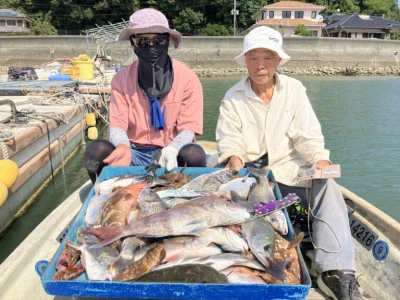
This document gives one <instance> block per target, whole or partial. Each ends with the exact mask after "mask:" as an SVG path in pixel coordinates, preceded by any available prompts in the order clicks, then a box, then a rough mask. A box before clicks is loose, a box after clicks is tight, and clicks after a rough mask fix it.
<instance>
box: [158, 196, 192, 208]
mask: <svg viewBox="0 0 400 300" xmlns="http://www.w3.org/2000/svg"><path fill="white" fill-rule="evenodd" d="M190 200H191V199H188V198H180V197H175V198H171V199H165V200H163V201H165V203H166V204H167V205H168V207H169V208H172V207H174V206H175V205H178V204H181V203H184V202H187V201H190Z"/></svg>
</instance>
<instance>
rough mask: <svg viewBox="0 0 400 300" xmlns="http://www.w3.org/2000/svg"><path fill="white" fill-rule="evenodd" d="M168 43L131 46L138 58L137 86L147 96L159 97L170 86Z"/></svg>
mask: <svg viewBox="0 0 400 300" xmlns="http://www.w3.org/2000/svg"><path fill="white" fill-rule="evenodd" d="M168 44H169V43H166V44H165V45H159V44H156V45H149V46H147V47H142V48H141V47H133V49H134V52H135V54H136V55H137V57H138V58H139V74H138V81H139V86H140V88H141V89H142V91H143V92H144V93H145V94H146V95H147V96H148V97H154V98H161V97H162V96H164V95H166V94H167V93H168V92H169V91H170V90H171V88H172V82H173V80H174V74H173V70H172V62H171V58H170V57H169V55H168Z"/></svg>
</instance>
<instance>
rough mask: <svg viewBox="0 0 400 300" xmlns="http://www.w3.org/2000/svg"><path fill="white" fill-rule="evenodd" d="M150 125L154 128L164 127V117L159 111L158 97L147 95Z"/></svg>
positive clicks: (160, 128)
mask: <svg viewBox="0 0 400 300" xmlns="http://www.w3.org/2000/svg"><path fill="white" fill-rule="evenodd" d="M149 100H150V119H151V125H153V126H154V128H155V129H156V130H162V129H164V118H163V115H162V112H161V104H160V98H153V97H149Z"/></svg>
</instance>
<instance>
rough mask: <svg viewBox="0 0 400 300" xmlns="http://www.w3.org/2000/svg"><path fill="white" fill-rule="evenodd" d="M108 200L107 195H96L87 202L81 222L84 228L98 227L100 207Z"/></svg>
mask: <svg viewBox="0 0 400 300" xmlns="http://www.w3.org/2000/svg"><path fill="white" fill-rule="evenodd" d="M108 198H109V195H102V194H100V195H97V194H96V195H94V196H93V197H92V198H90V199H89V200H88V201H89V204H88V206H87V208H86V214H85V218H84V220H83V224H84V226H85V228H89V227H93V226H97V225H99V212H100V209H101V207H102V205H103V204H104V202H106V201H107V200H108Z"/></svg>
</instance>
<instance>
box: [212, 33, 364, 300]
mask: <svg viewBox="0 0 400 300" xmlns="http://www.w3.org/2000/svg"><path fill="white" fill-rule="evenodd" d="M289 59H290V56H289V55H288V54H286V53H285V51H284V50H283V48H282V36H281V34H280V33H279V32H278V31H276V30H274V29H272V28H269V27H267V26H260V27H257V28H255V29H253V30H251V31H250V32H249V33H248V34H247V35H246V36H245V37H244V41H243V52H242V53H241V54H239V55H238V56H237V57H236V58H235V60H236V62H237V63H239V64H240V65H241V66H245V67H246V68H247V70H248V75H246V76H245V77H244V78H243V79H242V80H241V81H240V82H238V83H237V84H235V85H234V86H233V87H232V88H230V89H229V90H228V91H227V92H226V94H225V96H224V98H223V99H222V102H221V105H220V113H219V117H218V122H217V128H216V141H217V145H218V163H219V165H217V166H226V167H227V168H230V169H232V170H234V171H238V170H239V169H241V168H243V167H248V166H252V167H257V168H269V169H270V170H271V171H272V172H273V174H274V177H275V179H276V181H277V182H278V186H279V189H280V191H281V194H282V196H285V195H287V194H289V193H295V194H296V195H297V196H299V197H300V198H301V202H300V204H301V205H302V206H303V207H304V208H305V209H307V212H308V213H309V217H310V219H311V220H312V221H313V222H312V226H310V224H308V225H309V229H310V232H311V231H312V235H311V241H312V242H313V246H314V249H315V263H316V266H317V269H318V272H319V276H318V280H317V282H318V286H319V287H320V288H321V290H322V291H323V292H324V293H326V294H327V295H328V296H330V297H332V298H334V299H362V296H361V294H360V291H359V289H358V282H357V279H356V277H355V250H354V244H353V239H352V236H351V232H350V226H349V219H348V212H347V207H346V204H345V201H344V199H343V196H342V193H341V191H340V189H339V187H338V185H337V184H336V182H335V181H334V179H332V178H329V179H314V180H299V177H301V175H302V174H301V173H302V170H307V168H309V169H308V170H309V171H314V170H315V169H322V168H324V167H326V166H328V165H330V164H331V162H330V160H329V154H330V152H329V151H328V150H327V149H325V144H324V136H323V134H322V131H321V125H320V123H319V121H318V119H317V116H316V115H315V113H314V110H313V109H312V106H311V104H310V101H309V99H308V97H307V94H306V89H305V87H304V86H303V84H302V83H301V82H300V81H298V80H296V79H294V78H290V77H288V76H285V75H282V74H279V73H278V72H277V68H278V67H279V66H282V65H283V64H285V63H286V62H288V61H289ZM307 166H308V167H307Z"/></svg>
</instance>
